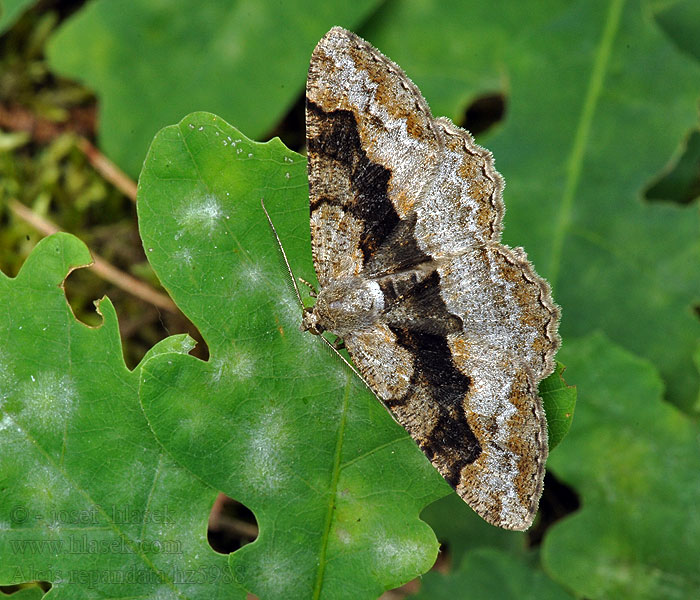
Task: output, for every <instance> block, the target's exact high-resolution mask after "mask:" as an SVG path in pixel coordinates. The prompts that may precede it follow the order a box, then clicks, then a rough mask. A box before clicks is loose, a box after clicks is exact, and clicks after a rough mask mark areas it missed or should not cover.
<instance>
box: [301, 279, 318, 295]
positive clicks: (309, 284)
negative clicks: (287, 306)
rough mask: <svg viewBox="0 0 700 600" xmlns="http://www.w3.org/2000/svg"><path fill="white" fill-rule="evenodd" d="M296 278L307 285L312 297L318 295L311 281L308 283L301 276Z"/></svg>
mask: <svg viewBox="0 0 700 600" xmlns="http://www.w3.org/2000/svg"><path fill="white" fill-rule="evenodd" d="M297 279H298V280H299V281H301V282H302V283H303V284H304V285H305V286H306V287H308V288H309V289H310V290H311V294H310V296H311V297H312V298H316V296H318V292H317V291H316V288H315V287H314V285H313V284H312V283H309V282H308V281H306V279H302V278H301V277H297Z"/></svg>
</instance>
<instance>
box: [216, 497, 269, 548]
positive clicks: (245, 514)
mask: <svg viewBox="0 0 700 600" xmlns="http://www.w3.org/2000/svg"><path fill="white" fill-rule="evenodd" d="M257 537H258V522H257V520H256V519H255V515H254V514H253V513H252V511H251V510H249V509H248V508H247V507H246V506H244V505H243V504H241V503H240V502H237V501H236V500H233V499H231V498H229V497H228V496H226V495H225V494H219V496H218V497H217V498H216V501H215V502H214V506H212V509H211V513H210V514H209V528H208V531H207V540H208V541H209V545H210V546H211V547H212V548H213V549H214V550H216V552H219V553H220V554H231V552H235V551H236V550H238V549H239V548H241V547H242V546H245V545H246V544H249V543H250V542H253V541H255V540H256V539H257Z"/></svg>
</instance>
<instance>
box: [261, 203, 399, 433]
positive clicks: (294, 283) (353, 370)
mask: <svg viewBox="0 0 700 600" xmlns="http://www.w3.org/2000/svg"><path fill="white" fill-rule="evenodd" d="M260 205H261V206H262V209H263V210H264V211H265V216H266V217H267V222H268V223H269V224H270V229H272V233H273V235H274V236H275V239H276V240H277V245H278V246H279V248H280V252H281V253H282V258H283V259H284V264H285V265H286V267H287V272H288V273H289V277H290V278H291V280H292V284H293V285H294V291H295V292H296V294H297V300H299V304H300V305H301V307H302V308H304V303H303V302H302V301H301V294H300V293H299V287H298V286H297V282H296V280H295V279H294V273H293V272H292V267H291V266H290V265H289V261H288V260H287V253H286V252H285V251H284V247H283V246H282V241H281V240H280V236H279V235H277V229H275V224H274V223H273V222H272V219H271V218H270V213H268V212H267V209H266V208H265V200H264V198H260ZM299 279H300V281H303V282H304V283H305V284H306V285H308V286H309V287H311V289H312V290H313V291H314V292H315V291H316V290H314V288H313V286H311V284H309V283H308V282H306V281H304V280H303V279H301V278H299ZM318 337H320V338H321V339H322V340H323V341H324V342H325V344H326V345H327V346H328V347H329V348H330V349H331V350H332V351H333V352H334V353H335V354H336V355H337V356H339V357H340V360H342V361H343V362H344V363H345V365H346V366H347V367H348V368H349V369H350V370H351V371H352V372H353V373H355V375H357V376H358V377H359V378H360V380H361V381H362V383H364V384H365V385H366V386H367V389H368V390H369V391H370V392H372V394H373V395H374V396H376V397H377V398H379V396H377V394H376V393H375V392H374V390H373V389H372V387H371V386H370V385H369V382H368V381H367V380H366V379H365V378H364V377H362V375H360V372H359V371H358V370H357V369H356V368H355V367H354V366H353V365H352V364H351V363H350V361H348V360H347V359H346V358H345V357H344V356H343V355H342V354H341V353H340V352H339V351H338V350H339V348H336V346H335V344H334V343H333V342H329V341H328V340H327V339H326V338H325V337H323V336H322V335H319V336H318ZM379 401H380V402H382V404H384V401H383V400H381V398H379ZM389 414H391V416H392V418H394V420H396V419H395V417H394V416H393V414H392V413H389Z"/></svg>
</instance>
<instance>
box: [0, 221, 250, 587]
mask: <svg viewBox="0 0 700 600" xmlns="http://www.w3.org/2000/svg"><path fill="white" fill-rule="evenodd" d="M90 262H91V258H90V254H89V252H88V250H87V248H86V247H85V245H84V244H83V243H82V242H80V241H79V240H78V239H77V238H74V237H73V236H70V235H68V234H62V233H61V234H56V235H53V236H51V237H48V238H46V239H44V240H42V241H41V242H40V243H39V244H38V245H37V246H36V248H35V249H34V251H33V252H32V254H31V255H30V256H29V258H28V259H27V261H26V262H25V264H24V265H23V267H22V269H21V270H20V272H19V274H18V275H17V277H16V278H14V279H11V278H8V277H6V276H5V275H4V274H1V273H0V306H1V307H2V312H1V313H0V348H2V352H1V353H0V445H1V446H2V452H0V497H1V498H2V501H1V502H0V532H1V534H0V584H3V585H10V584H18V583H22V582H28V581H34V580H44V581H49V582H51V584H52V589H51V592H50V597H51V598H52V599H56V600H58V599H63V598H65V599H70V600H75V599H76V598H95V597H98V596H99V597H101V598H126V597H134V598H135V597H143V598H158V597H167V598H178V599H183V600H184V599H198V598H207V599H209V598H245V593H244V592H243V591H242V590H241V589H240V588H238V587H237V586H236V585H235V584H233V583H232V582H231V580H232V577H231V573H230V572H229V570H228V565H227V563H226V558H225V557H223V556H221V555H218V554H216V553H215V552H214V551H213V550H212V549H211V547H210V546H209V545H208V543H207V539H206V527H207V519H208V516H209V512H210V510H211V506H212V503H213V502H214V499H215V497H216V492H215V491H214V490H213V489H212V488H210V487H207V486H206V485H204V484H203V483H201V482H200V481H198V480H197V479H195V478H194V477H193V476H192V475H191V474H190V473H188V472H187V471H186V470H184V469H182V468H181V467H179V466H177V465H176V464H175V463H174V462H173V461H172V459H171V458H170V457H169V456H168V455H167V454H166V453H165V452H164V451H163V449H162V448H161V447H160V446H159V445H158V444H157V442H156V440H155V438H154V437H153V434H152V432H151V430H150V429H149V427H148V424H147V422H146V419H145V418H144V415H143V413H142V411H141V410H140V407H139V399H138V379H139V373H138V369H136V370H134V371H129V370H128V369H127V368H126V366H125V364H124V359H123V357H122V348H121V343H120V340H119V329H118V326H117V317H116V313H115V311H114V307H113V306H112V304H111V303H110V301H109V300H108V299H106V298H105V299H103V300H101V301H100V302H99V305H98V310H99V312H100V313H101V315H102V318H103V323H102V325H101V326H100V327H98V328H91V327H88V326H87V325H85V324H83V323H80V322H79V321H77V320H76V319H75V317H74V316H73V314H72V312H71V309H70V307H69V305H68V303H67V301H66V297H65V295H64V292H63V289H62V283H63V280H64V279H65V277H66V276H67V275H68V273H69V272H70V271H71V270H73V269H75V268H78V267H81V266H84V265H87V264H89V263H90ZM175 348H179V349H180V350H181V351H182V350H184V349H186V348H187V342H186V341H185V340H184V338H183V336H179V337H178V338H176V339H174V340H168V342H167V343H164V344H163V345H162V346H156V347H155V348H153V349H152V350H151V352H150V353H149V356H150V357H151V358H152V357H155V356H156V355H158V353H159V352H161V351H168V352H172V351H173V350H174V349H175ZM168 355H169V354H168ZM33 593H35V592H29V591H27V592H25V594H28V595H29V596H30V597H31V594H33ZM13 597H14V596H13Z"/></svg>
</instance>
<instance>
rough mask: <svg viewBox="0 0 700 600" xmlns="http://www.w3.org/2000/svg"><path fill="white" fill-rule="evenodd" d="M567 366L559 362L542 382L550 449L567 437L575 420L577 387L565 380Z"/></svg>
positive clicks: (541, 389)
mask: <svg viewBox="0 0 700 600" xmlns="http://www.w3.org/2000/svg"><path fill="white" fill-rule="evenodd" d="M565 368H566V367H564V365H562V364H561V363H559V362H557V367H556V370H555V371H554V373H552V374H551V375H550V376H549V377H547V378H546V379H543V380H542V381H541V382H540V396H542V404H543V406H544V412H545V414H546V415H547V427H548V432H549V449H550V451H551V450H552V449H553V448H555V447H556V446H558V445H559V442H561V441H562V440H563V439H564V438H565V437H566V434H567V433H569V429H570V428H571V424H572V423H573V421H574V409H575V408H576V388H575V387H574V386H572V385H567V383H566V381H565V380H564V377H563V373H564V369H565Z"/></svg>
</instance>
